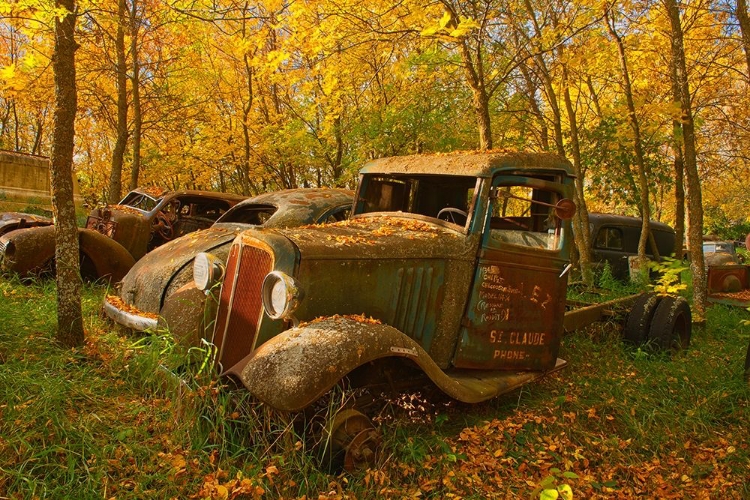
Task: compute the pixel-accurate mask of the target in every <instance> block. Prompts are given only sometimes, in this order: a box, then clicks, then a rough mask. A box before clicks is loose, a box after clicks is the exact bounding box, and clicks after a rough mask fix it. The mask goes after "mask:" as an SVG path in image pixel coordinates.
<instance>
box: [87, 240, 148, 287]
mask: <svg viewBox="0 0 750 500" xmlns="http://www.w3.org/2000/svg"><path fill="white" fill-rule="evenodd" d="M78 237H79V240H78V241H79V244H80V247H81V253H82V254H83V255H85V256H86V257H87V258H88V259H89V260H90V261H91V263H92V264H93V267H94V269H93V270H91V272H92V274H95V276H88V277H90V278H95V279H99V278H106V279H108V280H111V281H113V282H117V281H120V280H122V279H123V278H124V277H125V275H126V274H128V271H130V268H131V267H133V266H134V265H135V259H133V256H132V255H130V252H128V251H127V249H126V248H125V247H123V246H122V245H120V244H119V243H117V242H116V241H115V240H113V239H112V238H109V237H107V236H105V235H103V234H101V233H99V232H96V231H93V230H91V229H79V230H78ZM82 272H83V269H82Z"/></svg>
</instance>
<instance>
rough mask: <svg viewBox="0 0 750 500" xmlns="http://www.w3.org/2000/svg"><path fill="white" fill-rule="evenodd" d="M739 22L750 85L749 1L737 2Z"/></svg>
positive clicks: (739, 0) (740, 0)
mask: <svg viewBox="0 0 750 500" xmlns="http://www.w3.org/2000/svg"><path fill="white" fill-rule="evenodd" d="M735 14H736V15H737V20H738V21H739V23H740V33H741V34H742V48H743V49H744V50H745V64H747V68H746V69H747V82H748V83H750V17H748V15H747V1H746V0H737V11H736V12H735Z"/></svg>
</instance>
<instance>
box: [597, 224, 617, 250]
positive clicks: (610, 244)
mask: <svg viewBox="0 0 750 500" xmlns="http://www.w3.org/2000/svg"><path fill="white" fill-rule="evenodd" d="M594 246H595V247H596V248H606V249H609V250H622V231H621V230H620V229H619V228H616V227H603V228H601V229H600V230H599V234H597V235H596V241H595V242H594Z"/></svg>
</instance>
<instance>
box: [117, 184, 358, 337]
mask: <svg viewBox="0 0 750 500" xmlns="http://www.w3.org/2000/svg"><path fill="white" fill-rule="evenodd" d="M352 199H353V192H352V191H348V190H344V189H327V188H320V189H314V188H309V189H290V190H285V191H278V192H273V193H266V194H262V195H259V196H255V197H253V198H249V199H247V200H245V201H243V202H241V203H239V204H237V205H236V206H235V207H233V208H232V209H230V210H229V211H227V213H225V214H224V215H223V216H222V217H220V218H219V219H218V220H217V221H216V223H215V224H214V225H213V226H212V227H211V228H209V229H206V230H204V231H199V232H195V233H192V234H189V235H187V236H184V237H182V238H178V239H175V240H173V241H170V242H169V243H167V244H165V245H163V246H161V247H159V248H157V249H155V250H154V251H152V252H150V253H149V254H148V255H146V256H145V257H144V258H142V259H141V260H139V261H138V262H137V263H136V264H135V266H133V268H132V269H131V270H130V272H128V274H127V275H126V276H125V278H124V279H123V280H122V283H121V284H118V285H117V287H118V296H117V297H113V296H110V297H107V298H106V299H105V301H104V311H105V313H106V314H107V316H109V317H110V318H111V319H112V320H114V321H115V322H116V323H118V324H121V325H123V326H126V327H128V328H131V329H134V330H141V331H142V330H155V329H156V328H157V327H158V326H162V327H167V328H169V330H170V332H171V333H172V334H173V335H174V336H175V337H176V338H177V339H179V340H180V341H182V342H184V343H185V344H186V345H188V346H192V345H198V340H199V338H200V337H201V336H203V332H204V328H205V327H206V326H207V325H210V326H211V327H212V326H213V316H214V315H215V311H216V309H215V298H213V296H212V295H211V294H210V293H209V294H208V296H207V294H206V293H204V291H203V290H198V288H196V286H195V284H194V283H193V261H194V259H195V256H196V254H198V253H199V252H211V254H212V255H213V256H214V257H215V258H217V259H219V261H221V262H225V261H226V257H227V254H228V253H229V247H230V245H231V243H232V241H233V240H234V238H235V237H236V236H237V233H239V232H240V231H242V230H244V229H248V228H251V227H253V226H262V227H265V228H284V227H295V226H301V225H304V224H323V223H327V222H336V221H341V220H344V219H346V218H347V217H349V214H350V212H351V207H352ZM216 291H217V292H218V290H216ZM208 297H211V298H212V299H213V300H211V299H209V298H208ZM207 300H208V303H207V302H206V301H207ZM210 334H211V331H209V332H208V336H209V337H210Z"/></svg>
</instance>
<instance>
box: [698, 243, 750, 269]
mask: <svg viewBox="0 0 750 500" xmlns="http://www.w3.org/2000/svg"><path fill="white" fill-rule="evenodd" d="M703 259H704V261H705V262H706V267H710V266H726V265H733V264H735V265H736V264H742V261H743V259H742V256H741V255H739V254H738V253H737V249H736V247H735V245H734V242H732V241H704V242H703Z"/></svg>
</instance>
